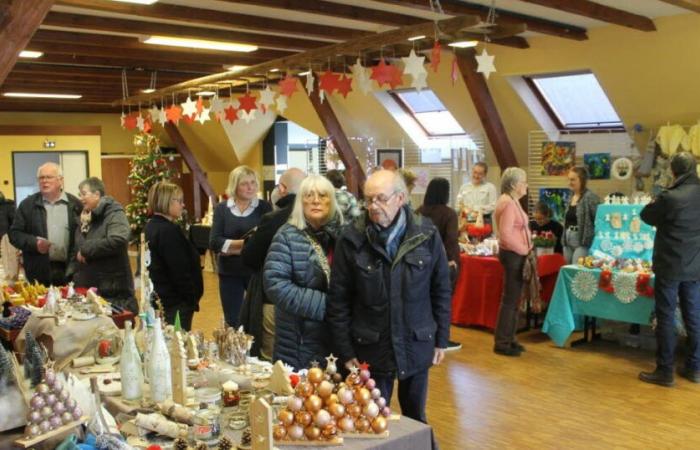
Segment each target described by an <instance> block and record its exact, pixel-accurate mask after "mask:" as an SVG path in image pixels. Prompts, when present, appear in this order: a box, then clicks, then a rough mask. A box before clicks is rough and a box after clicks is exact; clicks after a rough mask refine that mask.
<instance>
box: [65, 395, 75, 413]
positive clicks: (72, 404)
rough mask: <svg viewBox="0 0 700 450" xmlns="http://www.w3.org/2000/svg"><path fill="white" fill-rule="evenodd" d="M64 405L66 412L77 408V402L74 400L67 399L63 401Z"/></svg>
mask: <svg viewBox="0 0 700 450" xmlns="http://www.w3.org/2000/svg"><path fill="white" fill-rule="evenodd" d="M65 404H66V409H68V411H73V410H74V409H75V407H76V406H78V402H76V401H75V399H74V398H69V399H68V400H66V401H65Z"/></svg>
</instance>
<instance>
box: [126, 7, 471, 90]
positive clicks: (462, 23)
mask: <svg viewBox="0 0 700 450" xmlns="http://www.w3.org/2000/svg"><path fill="white" fill-rule="evenodd" d="M477 23H478V18H477V17H475V16H458V17H453V18H451V19H445V20H441V21H439V22H438V25H439V28H440V30H442V32H444V33H455V32H457V31H459V30H463V29H465V28H469V27H473V26H474V25H476V24H477ZM434 27H435V23H434V22H432V21H429V22H423V23H421V24H418V25H409V26H406V27H402V28H397V29H394V30H389V31H385V32H383V33H376V34H372V35H369V36H363V37H360V38H357V39H353V40H351V41H346V42H342V43H339V44H332V45H328V46H325V47H321V48H318V49H314V50H309V51H306V52H304V53H299V54H296V55H292V56H288V57H285V58H279V59H275V60H272V61H268V62H266V63H262V64H258V65H255V66H252V67H249V68H247V69H244V70H241V71H240V72H236V73H235V74H234V73H230V72H229V73H226V72H224V73H218V74H214V75H209V76H206V77H201V78H196V79H194V80H190V81H188V82H185V83H180V84H176V85H173V86H169V87H167V88H164V89H160V90H158V91H156V92H155V93H153V94H144V95H139V96H136V97H130V98H128V99H127V101H129V102H131V103H138V102H145V101H148V100H149V99H150V98H159V97H161V96H162V95H164V94H169V93H171V92H177V91H183V90H186V89H194V88H195V87H197V86H202V85H205V84H210V83H216V82H219V81H227V80H234V79H237V78H239V79H240V78H243V77H246V76H251V75H255V74H265V73H267V72H268V71H269V70H270V69H272V68H280V69H287V68H294V67H308V66H309V64H311V63H314V62H315V63H323V62H326V61H328V59H329V58H330V59H332V58H335V57H336V56H338V55H357V54H358V53H361V52H363V51H367V50H369V49H375V48H380V47H382V46H386V45H393V44H397V43H403V42H405V41H406V40H407V39H408V38H409V37H411V36H416V35H421V34H422V35H429V34H431V33H432V32H433V30H434ZM121 102H122V101H121V100H119V101H118V102H117V103H121Z"/></svg>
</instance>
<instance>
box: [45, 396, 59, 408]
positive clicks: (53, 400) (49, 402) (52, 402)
mask: <svg viewBox="0 0 700 450" xmlns="http://www.w3.org/2000/svg"><path fill="white" fill-rule="evenodd" d="M57 401H58V399H57V398H56V394H49V395H47V396H46V404H47V405H49V406H53V405H55V404H56V402H57Z"/></svg>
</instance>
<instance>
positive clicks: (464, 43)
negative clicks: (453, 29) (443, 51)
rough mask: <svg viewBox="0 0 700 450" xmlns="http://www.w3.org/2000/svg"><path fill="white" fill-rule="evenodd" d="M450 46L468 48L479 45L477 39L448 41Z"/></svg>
mask: <svg viewBox="0 0 700 450" xmlns="http://www.w3.org/2000/svg"><path fill="white" fill-rule="evenodd" d="M447 45H449V46H450V47H457V48H469V47H476V46H477V45H479V41H457V42H450V43H449V44H447Z"/></svg>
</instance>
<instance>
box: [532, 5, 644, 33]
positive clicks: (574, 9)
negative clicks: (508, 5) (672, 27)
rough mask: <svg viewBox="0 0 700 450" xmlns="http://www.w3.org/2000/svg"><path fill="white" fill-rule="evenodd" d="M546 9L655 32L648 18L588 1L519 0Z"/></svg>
mask: <svg viewBox="0 0 700 450" xmlns="http://www.w3.org/2000/svg"><path fill="white" fill-rule="evenodd" d="M521 1H524V2H526V3H532V4H534V5H540V6H544V7H546V8H552V9H556V10H558V11H565V12H568V13H571V14H576V15H577V16H583V17H588V18H591V19H596V20H600V21H602V22H607V23H613V24H615V25H620V26H623V27H627V28H633V29H635V30H639V31H656V25H654V21H653V20H651V19H650V18H648V17H645V16H641V15H639V14H634V13H631V12H627V11H624V10H622V9H617V8H613V7H612V6H607V5H601V4H600V3H596V2H592V1H589V0H521Z"/></svg>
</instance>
